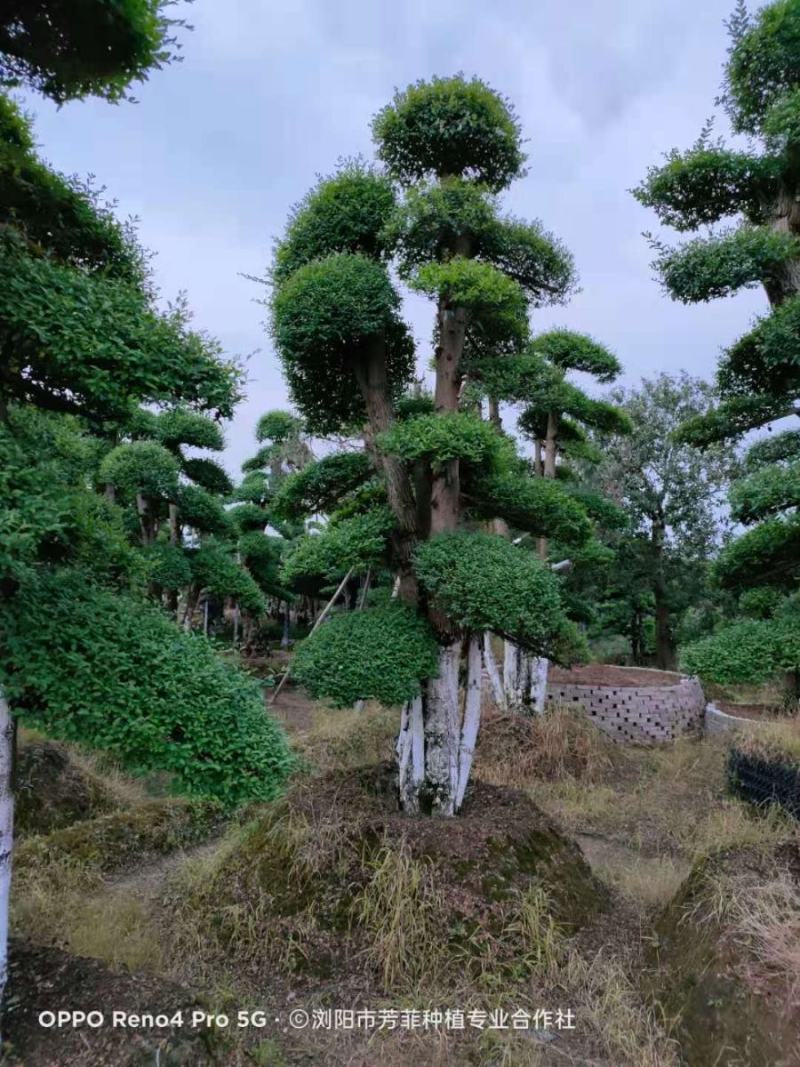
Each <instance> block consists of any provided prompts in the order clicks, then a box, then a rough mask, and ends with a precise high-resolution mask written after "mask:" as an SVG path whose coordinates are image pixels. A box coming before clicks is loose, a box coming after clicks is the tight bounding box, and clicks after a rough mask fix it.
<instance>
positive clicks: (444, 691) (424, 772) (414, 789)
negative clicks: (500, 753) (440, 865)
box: [397, 635, 483, 815]
mask: <svg viewBox="0 0 800 1067" xmlns="http://www.w3.org/2000/svg"><path fill="white" fill-rule="evenodd" d="M461 648H462V642H461V641H457V642H455V643H454V644H452V645H444V646H442V647H440V649H439V673H438V676H437V677H436V678H431V679H429V681H428V682H427V683H426V684H425V687H424V690H423V693H422V695H421V696H420V697H418V698H417V699H416V700H413V701H411V702H410V703H408V704H406V705H405V706H404V708H403V711H402V715H401V720H400V733H399V736H398V738H397V762H398V770H399V775H398V786H399V794H400V806H401V808H402V809H403V811H405V812H407V813H408V814H410V815H416V814H419V813H424V814H430V815H455V814H456V812H457V811H458V808H459V806H460V804H461V802H462V801H463V799H464V794H465V793H466V789H467V783H468V781H469V774H470V769H471V766H472V757H473V753H474V751H475V743H476V741H477V737H478V728H479V726H480V712H481V687H482V680H483V662H482V656H481V638H480V635H475V636H474V637H472V638H471V639H470V641H469V645H468V651H467V691H466V696H465V700H464V713H463V716H462V714H461V701H460V691H459V665H460V661H461Z"/></svg>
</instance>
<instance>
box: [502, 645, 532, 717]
mask: <svg viewBox="0 0 800 1067" xmlns="http://www.w3.org/2000/svg"><path fill="white" fill-rule="evenodd" d="M532 671H533V657H532V656H531V655H530V653H529V652H526V651H525V650H524V649H522V648H520V647H519V645H515V644H514V642H513V641H506V642H505V653H504V657H503V692H504V693H505V698H506V710H507V711H513V712H515V713H517V714H519V715H527V714H529V713H530V689H531V674H532Z"/></svg>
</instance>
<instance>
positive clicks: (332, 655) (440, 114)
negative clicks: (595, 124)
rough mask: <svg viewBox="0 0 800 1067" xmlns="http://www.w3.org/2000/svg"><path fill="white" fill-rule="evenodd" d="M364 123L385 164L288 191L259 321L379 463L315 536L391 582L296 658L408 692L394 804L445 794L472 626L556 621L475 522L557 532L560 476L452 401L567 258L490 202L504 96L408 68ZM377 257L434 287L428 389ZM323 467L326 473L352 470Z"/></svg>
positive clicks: (463, 765) (539, 567)
mask: <svg viewBox="0 0 800 1067" xmlns="http://www.w3.org/2000/svg"><path fill="white" fill-rule="evenodd" d="M373 133H374V137H375V141H376V144H377V148H378V155H379V157H380V159H381V161H382V162H383V164H384V166H385V173H381V172H378V171H375V170H372V169H370V168H369V167H367V166H365V165H362V164H359V163H351V164H348V165H346V166H345V167H344V168H343V169H342V170H341V172H340V173H339V174H338V175H336V176H335V177H333V178H330V179H326V180H323V181H321V182H320V183H319V184H318V185H317V187H316V188H314V189H313V190H312V191H311V192H310V193H309V194H308V196H307V197H306V198H305V200H303V201H302V202H301V203H300V204H299V206H298V207H297V208H296V210H295V212H294V214H293V216H292V218H291V220H290V222H289V226H288V229H287V232H286V235H285V237H284V239H283V241H282V242H280V244H279V245H278V248H277V251H276V257H275V264H274V269H273V282H274V291H273V296H272V324H273V334H274V338H275V343H276V346H277V349H278V352H279V355H280V357H281V360H282V362H283V365H284V370H285V373H286V376H287V379H288V382H289V386H290V389H291V392H292V396H293V398H294V401H295V403H296V404H297V406H298V408H299V409H300V411H301V413H302V415H303V417H304V418H305V420H306V423H307V426H308V428H309V430H310V431H311V432H315V433H322V434H325V433H347V432H348V430H349V429H351V428H352V427H353V426H357V425H361V426H362V427H363V440H364V444H365V448H366V452H367V455H368V458H369V460H370V463H371V466H372V468H373V478H374V477H375V476H377V481H378V485H377V486H376V487H375V488H374V490H373V491H367V490H366V488H365V491H363V492H361V493H355V500H354V501H352V502H351V507H350V512H351V513H350V515H349V516H348V515H346V514H340V515H339V516H337V521H336V522H331V523H330V524H329V527H327V528H326V530H325V532H324V533H323V534H321V535H319V536H318V537H317V538H310V539H309V540H311V541H314V540H316V541H319V542H321V543H322V546H323V547H324V545H325V544H327V545H328V546H330V545H331V544H333V545H338V546H340V548H341V551H342V554H343V557H344V554H345V553H350V557H349V558H351V559H354V561H355V562H359V561H360V563H361V566H363V565H364V561H365V559H366V558H368V557H371V558H372V560H373V561H374V563H376V564H377V563H378V562H380V560H381V559H382V560H383V561H384V562H385V563H386V564H387V565H388V566H389V568H390V569H391V571H392V572H393V573H395V574H396V582H395V586H396V592H397V595H396V597H395V598H393V599H385V600H384V601H383V602H382V603H380V602H379V603H377V604H375V605H374V606H371V607H367V608H365V609H364V610H363V611H357V612H350V613H344V614H340V615H338V616H336V617H334V618H333V619H332V620H331V621H330V622H328V623H326V624H325V625H323V626H321V627H320V628H319V630H318V631H317V633H316V634H315V635H314V636H313V638H311V639H310V640H309V642H308V643H307V644H306V645H305V646H304V647H303V648H302V649H301V651H300V653H299V654H298V659H297V674H298V677H300V679H301V680H303V681H305V682H306V684H307V685H309V687H310V688H311V689H312V691H314V692H315V693H317V694H319V695H327V696H329V697H330V698H331V699H334V700H335V701H336V702H337V703H340V704H352V703H354V702H355V701H357V700H359V699H363V698H366V697H375V698H377V699H380V700H383V701H384V702H386V703H393V702H396V703H402V704H403V712H402V721H401V728H400V733H399V738H398V746H397V751H398V762H399V792H400V801H401V804H402V806H403V808H404V810H406V811H408V812H412V813H413V812H426V813H432V814H436V815H453V814H454V813H455V812H456V811H457V810H458V808H459V807H460V805H461V803H462V801H463V799H464V794H465V790H466V785H467V781H468V779H469V772H470V767H471V763H472V754H473V750H474V746H475V740H476V736H477V731H478V723H479V716H480V698H481V676H482V663H481V641H482V636H483V634H484V632H485V631H491V632H494V633H496V634H499V635H500V636H502V637H508V638H511V639H513V640H515V641H516V642H517V643H518V644H520V645H522V646H524V647H525V648H526V649H528V650H530V651H531V652H533V653H535V654H537V655H541V654H547V655H554V656H556V657H559V658H560V657H563V656H564V655H565V654H566V652H565V646H566V642H567V641H568V639H569V626H568V623H567V620H566V617H565V615H564V613H563V611H562V608H561V604H560V600H559V592H558V584H557V578H556V577H555V576H554V575H553V574H552V572H551V571H550V570H549V568H548V567H546V566H545V565H544V564H543V563H542V562H541V561H539V560H537V559H536V558H535V557H534V555H533V554H532V553H530V552H526V551H524V550H522V549H520V548H518V547H515V546H514V545H513V544H511V543H510V542H509V541H508V540H506V539H505V538H504V537H502V536H499V535H496V534H488V533H482V532H477V531H476V530H475V526H474V524H475V522H476V521H480V522H488V521H491V520H493V519H496V518H504V519H505V520H506V521H508V522H513V523H514V525H516V526H518V527H520V528H522V529H526V530H528V531H530V532H531V533H533V534H535V535H544V534H550V533H557V534H558V536H559V538H560V540H562V541H564V542H566V543H568V542H570V541H572V542H581V541H583V540H586V539H587V538H588V537H589V535H590V532H591V524H590V522H589V520H588V518H587V516H586V512H585V510H584V509H583V508H582V507H581V506H580V505H578V504H576V503H575V502H574V501H573V500H571V499H570V497H569V496H568V494H566V493H565V492H564V491H563V490H562V489H561V488H560V487H559V485H558V483H557V482H556V481H552V482H545V480H544V479H534V478H532V477H529V476H528V474H527V471H526V464H525V462H524V461H523V460H521V459H520V458H519V457H518V456H517V455H516V453H515V450H514V448H513V444H512V443H511V442H510V440H509V439H508V438H505V437H504V436H503V435H502V434H501V433H499V432H498V430H497V429H496V428H495V427H493V426H492V425H490V424H489V423H487V422H483V421H481V419H480V418H479V417H478V416H477V415H476V414H475V413H474V412H471V411H469V410H460V408H459V401H460V399H461V394H462V391H463V388H464V385H465V375H466V373H467V366H466V362H465V350H466V347H467V345H471V346H472V347H473V349H478V348H480V349H481V351H482V352H483V353H484V354H485V355H486V356H487V357H491V355H492V354H494V355H496V356H497V357H498V358H500V357H502V355H504V354H507V353H508V352H509V351H514V350H517V349H518V347H519V346H520V345H522V344H524V342H525V341H526V340H527V338H528V322H527V311H528V309H529V307H532V306H537V305H540V304H544V303H552V302H557V301H560V300H562V299H563V298H564V297H565V295H566V294H567V293H568V292H569V290H570V288H571V286H572V284H573V281H574V279H573V270H572V261H571V259H570V257H569V256H568V254H567V253H566V252H565V251H564V250H563V249H562V248H561V246H560V245H559V244H558V243H557V242H556V241H555V240H554V239H553V238H552V237H550V236H549V235H548V234H547V233H545V232H544V231H543V230H542V228H541V227H540V226H539V225H538V224H531V225H529V224H526V223H523V222H520V221H519V220H516V219H513V218H507V217H504V216H503V215H502V214H501V212H500V209H499V205H498V203H497V199H496V194H497V193H499V192H500V191H501V190H502V189H504V188H506V187H507V186H508V185H509V183H510V182H511V181H512V180H513V178H515V177H516V176H518V175H519V174H520V173H521V169H522V164H523V158H524V157H523V155H522V151H521V147H520V131H519V125H518V123H517V120H516V118H515V116H514V113H513V111H512V109H511V107H510V106H509V104H508V103H507V102H506V101H505V100H503V99H502V98H501V97H499V96H498V95H497V94H496V93H494V92H493V91H492V90H490V89H489V88H488V87H487V86H486V85H484V84H483V83H482V82H480V81H477V80H472V81H467V80H465V79H464V78H463V77H454V78H443V79H433V80H432V81H430V82H427V83H425V82H420V83H418V84H415V85H412V86H410V87H409V88H408V89H407V90H405V91H404V92H401V93H398V94H397V95H396V96H395V99H394V100H393V102H392V103H391V104H390V105H389V106H388V107H386V108H385V109H384V110H383V111H382V112H380V114H379V115H378V116H377V117H376V119H375V121H374V125H373ZM398 186H399V188H400V190H401V191H402V194H403V195H402V199H401V200H400V202H399V203H398V202H397V193H396V190H397V187H398ZM390 263H393V265H394V266H395V267H396V269H397V271H398V273H399V275H400V277H401V278H402V279H404V280H405V281H406V282H407V284H408V285H409V286H410V288H412V289H413V290H415V291H416V292H419V293H423V294H425V295H427V296H429V297H430V299H431V300H432V301H433V304H434V307H435V316H434V343H435V350H434V356H433V366H434V374H435V386H434V393H433V397H432V398H430V399H429V400H428V401H427V402H426V400H425V398H417V399H414V398H410V399H409V400H407V401H403V402H399V399H400V396H401V394H402V392H403V389H404V388H405V386H406V385H407V384H408V383H409V381H410V380H411V376H412V372H413V369H414V346H413V343H412V341H411V338H410V335H409V333H408V331H407V329H406V327H405V325H404V323H403V322H402V320H401V318H400V296H399V294H398V292H397V290H396V289H395V287H394V285H393V283H392V279H391V276H390V273H389V270H388V268H389V265H390ZM398 416H402V417H398ZM348 462H349V461H348ZM330 473H331V475H332V476H333V477H332V481H334V482H335V480H336V476H338V477H339V478H342V477H346V474H347V472H346V471H343V470H339V471H337V472H333V471H331V472H330ZM349 473H350V474H353V475H356V476H358V474H359V472H358V471H356V470H351V471H350V472H349ZM350 491H351V492H354V491H353V490H352V489H351V490H350ZM340 565H341V566H344V562H343V560H340ZM464 661H465V670H464V672H463V673H464V676H465V681H466V685H465V687H464V688H463V689H462V687H461V684H460V679H461V675H462V670H461V666H462V662H464Z"/></svg>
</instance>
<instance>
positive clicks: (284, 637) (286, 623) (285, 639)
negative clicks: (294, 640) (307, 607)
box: [281, 600, 291, 648]
mask: <svg viewBox="0 0 800 1067" xmlns="http://www.w3.org/2000/svg"><path fill="white" fill-rule="evenodd" d="M290 611H291V607H290V606H289V601H288V600H287V601H286V609H285V611H284V613H283V633H282V634H281V648H288V647H289V627H290V624H291V620H290V615H289V613H290Z"/></svg>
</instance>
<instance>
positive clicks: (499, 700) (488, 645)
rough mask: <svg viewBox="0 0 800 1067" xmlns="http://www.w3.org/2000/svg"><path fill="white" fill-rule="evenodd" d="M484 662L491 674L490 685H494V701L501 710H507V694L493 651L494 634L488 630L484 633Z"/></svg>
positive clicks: (489, 674)
mask: <svg viewBox="0 0 800 1067" xmlns="http://www.w3.org/2000/svg"><path fill="white" fill-rule="evenodd" d="M483 662H484V665H485V667H486V673H487V674H488V676H489V685H490V686H491V687H492V697H493V698H494V702H495V704H496V705H497V707H498V708H500V709H501V711H505V708H506V695H505V693H504V692H503V681H502V679H501V677H500V671H499V670H498V669H497V660H496V659H495V658H494V652H493V651H492V635H491V634H490V633H489V631H488V630H487V631H486V633H485V634H484V635H483Z"/></svg>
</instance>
